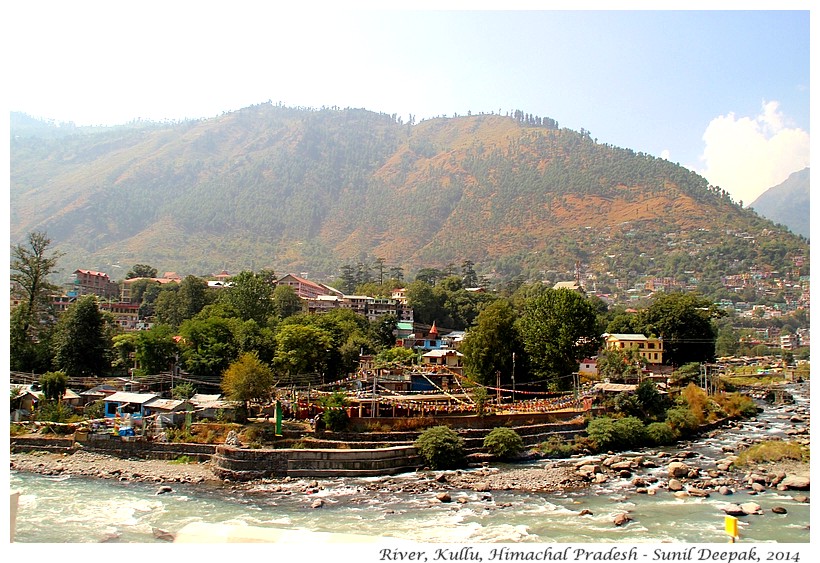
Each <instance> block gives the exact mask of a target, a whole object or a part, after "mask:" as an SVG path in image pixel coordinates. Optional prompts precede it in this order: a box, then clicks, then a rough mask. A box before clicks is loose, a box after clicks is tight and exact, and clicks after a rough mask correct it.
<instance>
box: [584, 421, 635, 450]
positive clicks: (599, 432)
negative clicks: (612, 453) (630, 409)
mask: <svg viewBox="0 0 820 563" xmlns="http://www.w3.org/2000/svg"><path fill="white" fill-rule="evenodd" d="M587 435H588V436H589V438H590V439H591V440H592V441H593V443H594V444H595V447H596V449H598V450H606V449H627V448H632V447H636V446H640V445H643V444H644V443H645V442H646V426H644V423H643V422H642V421H641V420H640V419H639V418H636V417H634V416H628V417H626V418H618V419H612V418H610V417H608V416H601V417H597V418H593V419H592V420H591V421H589V424H588V425H587Z"/></svg>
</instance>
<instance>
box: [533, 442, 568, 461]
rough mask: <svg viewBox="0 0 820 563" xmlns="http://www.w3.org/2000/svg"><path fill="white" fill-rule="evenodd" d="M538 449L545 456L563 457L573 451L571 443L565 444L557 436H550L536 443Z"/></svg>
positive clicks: (551, 457)
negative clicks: (544, 440)
mask: <svg viewBox="0 0 820 563" xmlns="http://www.w3.org/2000/svg"><path fill="white" fill-rule="evenodd" d="M538 451H539V452H540V453H541V455H543V456H544V457H546V458H550V459H563V458H567V457H570V456H571V455H572V454H573V453H575V448H573V447H572V444H567V443H566V442H564V441H563V440H561V438H559V437H558V436H550V437H549V439H548V440H547V441H546V442H542V443H541V444H539V445H538Z"/></svg>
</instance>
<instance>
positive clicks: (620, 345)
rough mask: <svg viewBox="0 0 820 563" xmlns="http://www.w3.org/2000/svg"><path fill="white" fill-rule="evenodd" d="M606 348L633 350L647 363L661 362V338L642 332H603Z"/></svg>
mask: <svg viewBox="0 0 820 563" xmlns="http://www.w3.org/2000/svg"><path fill="white" fill-rule="evenodd" d="M604 345H605V346H606V349H607V350H620V351H621V352H626V351H628V350H635V351H636V352H637V353H638V354H640V356H641V358H643V359H644V361H645V362H646V363H647V364H661V363H663V339H662V338H655V337H646V336H644V335H643V334H604Z"/></svg>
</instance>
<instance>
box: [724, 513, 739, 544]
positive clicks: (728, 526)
mask: <svg viewBox="0 0 820 563" xmlns="http://www.w3.org/2000/svg"><path fill="white" fill-rule="evenodd" d="M724 529H725V530H726V533H727V534H729V543H735V540H737V538H738V537H739V534H738V533H737V518H735V517H734V516H727V517H726V520H725V523H724Z"/></svg>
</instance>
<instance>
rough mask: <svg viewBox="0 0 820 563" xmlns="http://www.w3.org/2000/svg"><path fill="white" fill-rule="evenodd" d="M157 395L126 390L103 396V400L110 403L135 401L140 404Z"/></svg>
mask: <svg viewBox="0 0 820 563" xmlns="http://www.w3.org/2000/svg"><path fill="white" fill-rule="evenodd" d="M156 397H157V395H155V394H154V393H129V392H127V391H118V392H116V393H114V394H113V395H109V396H108V397H106V398H105V401H107V402H110V403H136V404H138V405H142V404H144V403H147V402H148V401H150V400H151V399H155V398H156Z"/></svg>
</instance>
